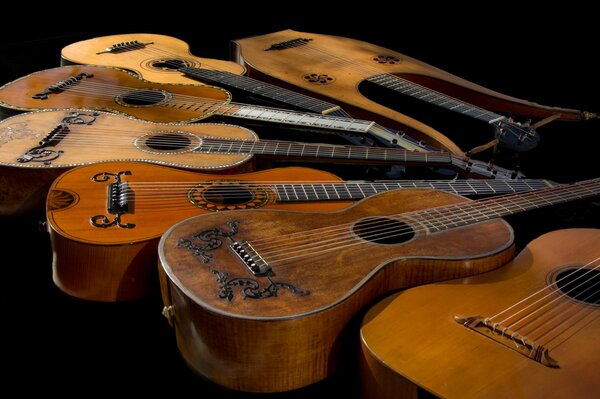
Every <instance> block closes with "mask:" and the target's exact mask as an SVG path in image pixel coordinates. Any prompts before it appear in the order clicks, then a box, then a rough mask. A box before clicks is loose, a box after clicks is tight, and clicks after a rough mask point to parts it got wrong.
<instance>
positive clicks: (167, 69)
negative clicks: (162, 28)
mask: <svg viewBox="0 0 600 399" xmlns="http://www.w3.org/2000/svg"><path fill="white" fill-rule="evenodd" d="M61 58H62V65H69V64H88V65H102V66H110V67H118V68H123V69H127V70H130V71H132V72H135V73H136V74H138V75H139V76H140V77H142V78H144V79H145V80H149V81H151V82H158V83H192V84H193V83H196V84H197V83H198V81H197V80H195V79H192V78H190V77H189V76H188V75H184V74H182V73H181V72H179V71H178V69H179V68H183V67H187V68H200V69H207V70H216V71H226V72H229V73H233V74H236V75H243V74H244V73H245V72H246V69H245V68H244V67H243V66H241V65H240V64H237V63H235V62H232V61H222V60H216V59H210V58H200V57H196V56H194V55H192V54H191V53H190V49H189V46H188V44H187V43H186V42H184V41H183V40H179V39H177V38H174V37H171V36H165V35H156V34H148V33H131V34H123V35H111V36H102V37H95V38H93V39H88V40H83V41H80V42H76V43H72V44H70V45H68V46H66V47H64V48H63V49H62V51H61Z"/></svg>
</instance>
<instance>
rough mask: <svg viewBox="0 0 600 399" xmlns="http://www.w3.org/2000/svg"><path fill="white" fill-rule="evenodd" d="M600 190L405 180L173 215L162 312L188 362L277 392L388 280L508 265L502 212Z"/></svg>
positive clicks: (427, 279) (332, 350)
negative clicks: (297, 203) (350, 194)
mask: <svg viewBox="0 0 600 399" xmlns="http://www.w3.org/2000/svg"><path fill="white" fill-rule="evenodd" d="M596 195H600V179H595V180H588V181H582V182H578V183H574V184H570V185H562V186H556V187H552V188H545V189H541V190H533V191H527V192H522V193H516V194H508V195H503V196H498V197H489V198H486V199H481V200H474V201H469V200H466V199H464V198H463V197H460V196H457V195H452V194H450V193H447V192H444V191H439V190H427V189H414V190H413V189H407V190H396V191H388V192H384V193H381V194H377V195H374V196H371V197H368V198H366V199H364V200H362V201H360V202H358V203H357V204H356V205H354V206H351V207H349V208H346V209H344V210H341V211H334V212H293V211H273V210H240V211H236V212H220V213H208V214H204V215H200V216H195V217H192V218H189V219H186V220H184V221H181V222H179V223H177V224H175V225H174V226H173V227H171V228H170V229H169V230H167V232H166V233H165V234H164V235H163V236H162V238H161V240H160V243H159V259H160V264H161V266H162V273H163V277H162V278H161V283H162V284H163V297H164V298H165V301H166V304H165V309H164V314H165V315H166V316H168V317H169V318H170V319H171V321H172V322H173V323H174V327H175V334H176V336H177V345H178V347H179V350H180V352H181V354H182V356H183V357H184V358H185V361H186V363H187V364H188V365H189V366H190V367H191V368H192V369H193V370H195V371H196V372H198V373H200V374H202V375H204V376H205V377H207V378H208V379H210V380H212V381H214V382H216V383H217V384H220V385H223V386H225V387H228V388H232V389H236V390H242V391H252V392H276V391H286V390H291V389H295V388H299V387H302V386H305V385H308V384H311V383H314V382H317V381H319V380H322V379H324V378H325V377H327V376H328V375H330V374H331V373H332V372H333V371H334V370H336V368H337V367H338V364H337V362H339V361H340V357H339V353H338V351H341V350H343V348H342V347H341V342H342V341H343V339H341V338H342V333H343V331H344V329H345V326H346V325H347V323H348V322H349V321H350V319H351V318H352V317H353V316H354V315H355V314H356V313H357V312H358V311H359V310H360V309H361V308H363V307H364V306H365V305H366V304H367V303H369V302H370V301H372V300H373V299H374V298H376V297H377V296H379V295H382V294H384V293H387V292H389V291H391V290H394V289H397V288H406V287H410V286H414V285H419V284H425V283H431V282H434V281H440V280H448V279H452V278H462V277H467V276H470V275H474V274H479V273H483V272H486V271H489V270H491V269H495V268H497V267H499V266H502V265H504V264H506V263H507V262H508V261H510V260H511V259H512V256H513V231H512V229H511V228H510V226H509V225H508V224H507V223H506V222H505V221H504V220H502V219H501V217H502V216H505V215H511V214H514V213H518V212H522V211H527V210H530V209H536V208H539V207H543V206H548V205H553V204H559V203H564V202H567V201H573V200H578V199H584V198H589V197H592V196H596Z"/></svg>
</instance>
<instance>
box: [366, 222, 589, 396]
mask: <svg viewBox="0 0 600 399" xmlns="http://www.w3.org/2000/svg"><path fill="white" fill-rule="evenodd" d="M599 248H600V231H599V230H595V229H568V230H557V231H554V232H551V233H547V234H545V235H543V236H541V237H540V238H538V239H536V240H534V241H532V242H530V243H529V245H528V246H527V247H526V248H525V249H524V250H523V251H521V253H520V254H519V255H518V256H517V257H516V258H515V260H514V261H512V262H511V263H510V264H509V265H507V266H504V267H502V268H501V269H498V270H495V271H493V272H490V273H486V274H483V275H480V276H476V277H471V278H465V279H462V280H453V281H449V282H445V283H438V284H431V285H427V286H422V287H416V288H412V289H409V290H406V291H403V292H401V293H398V294H395V295H393V296H391V297H389V298H386V299H384V300H383V301H381V302H380V303H378V304H377V305H375V306H374V307H373V308H371V309H370V310H369V311H368V312H367V314H366V316H365V317H364V319H363V322H362V327H361V332H360V333H361V382H362V386H363V397H364V398H390V399H391V398H397V397H399V395H401V394H402V395H403V396H402V397H406V398H410V397H413V398H414V397H417V393H418V390H417V388H418V387H419V388H421V389H424V390H426V391H429V392H431V393H433V394H435V395H436V396H439V397H444V398H498V397H510V398H565V397H579V398H583V397H592V396H594V395H595V394H594V393H595V392H597V391H598V378H597V374H596V373H595V371H594V370H597V368H598V359H600V344H599V342H598V329H599V328H600V319H598V312H599V311H600V310H599V309H598V286H597V282H598V271H597V270H598V265H599V256H600V250H599ZM578 268H583V269H582V270H583V271H587V275H586V276H583V275H582V276H580V277H579V279H578V280H572V281H571V282H570V283H569V284H566V280H567V279H566V278H565V277H564V275H559V274H558V273H559V272H560V271H565V270H568V271H571V270H574V269H578ZM567 274H568V273H567ZM561 279H562V281H563V284H565V285H566V287H567V289H566V290H562V291H561V290H560V289H559V288H558V285H557V280H558V281H559V282H560V281H561ZM577 287H579V289H578V291H579V294H578V295H579V299H580V300H575V299H573V298H572V297H569V295H566V294H565V292H567V293H569V292H570V293H571V296H573V291H574V290H576V289H577ZM582 298H588V299H591V300H592V302H591V303H590V302H589V301H588V303H585V301H582V300H581V299H582ZM511 306H513V307H512V308H511ZM503 310H504V311H503ZM495 315H497V316H495ZM456 316H460V317H462V318H465V317H469V316H481V317H482V318H486V317H489V318H492V316H495V317H494V318H493V319H491V320H490V322H489V326H491V327H492V328H489V327H488V328H487V329H485V330H487V331H484V328H483V327H482V326H479V329H481V331H483V332H484V333H487V334H490V335H491V336H492V337H494V338H495V339H496V340H495V339H492V338H490V336H486V335H485V334H483V333H482V334H480V333H478V331H476V330H474V329H470V328H467V327H466V326H464V325H463V324H461V323H458V322H457V320H455V317H456ZM515 316H516V317H515ZM503 319H507V320H508V321H505V322H503ZM495 323H498V324H497V327H496V332H492V330H493V325H494V324H495ZM509 324H514V326H512V327H511V328H508V327H509ZM504 328H507V330H506V331H508V333H506V334H505V335H504V337H503V335H502V332H503V330H504ZM525 332H526V333H527V336H526V337H525V338H526V340H525V343H527V344H536V345H538V344H544V347H545V349H546V350H547V351H548V352H547V354H546V355H544V354H542V351H541V350H540V349H539V348H538V350H537V352H539V353H538V355H539V358H537V359H532V358H529V357H528V356H527V354H529V353H530V350H529V349H527V350H526V351H525V352H526V354H523V353H520V352H518V351H517V349H524V345H523V342H522V341H520V338H523V337H524V335H523V334H524V333H525ZM513 334H514V336H516V337H518V339H516V340H515V341H513V342H511V340H510V339H508V338H510V337H511V336H513ZM548 356H549V357H551V358H552V359H554V361H556V365H554V366H549V365H547V364H542V362H541V361H540V358H544V359H546V360H547V357H548ZM556 366H557V367H556Z"/></svg>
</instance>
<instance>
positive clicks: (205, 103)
mask: <svg viewBox="0 0 600 399" xmlns="http://www.w3.org/2000/svg"><path fill="white" fill-rule="evenodd" d="M197 87H198V88H202V87H204V86H197ZM63 90H64V93H63V94H70V95H74V96H78V95H84V96H88V95H91V96H92V98H93V99H94V100H98V99H107V100H109V101H110V102H111V103H112V102H114V101H115V100H114V98H115V97H118V96H120V95H124V94H127V93H128V92H130V93H131V94H132V96H131V99H135V100H140V101H141V100H147V101H148V102H150V103H151V104H150V105H149V106H142V107H137V106H133V107H129V108H131V111H130V112H134V111H135V110H136V109H139V108H151V107H153V108H169V109H174V108H173V107H178V108H175V109H174V111H175V112H182V113H186V112H187V113H190V114H193V115H195V116H196V115H197V116H203V115H202V114H201V113H200V114H199V115H198V113H199V112H201V111H200V108H201V107H209V108H215V107H216V109H210V110H203V111H204V112H210V113H211V114H212V113H215V112H219V114H220V115H230V114H227V112H229V111H231V110H233V112H234V114H235V113H237V112H239V111H240V110H243V109H244V108H246V109H251V110H252V111H262V112H274V113H283V114H288V115H295V116H301V117H302V118H301V119H299V120H297V121H293V120H287V118H284V119H282V120H279V119H271V120H274V121H276V122H286V121H288V122H290V121H291V122H293V123H295V124H297V123H298V122H299V121H301V120H302V119H304V118H308V119H311V118H313V119H316V120H317V121H319V122H320V121H323V120H326V121H332V123H333V122H340V123H350V125H348V127H349V126H351V124H352V123H356V124H358V125H360V126H368V125H371V124H372V122H368V121H363V120H358V119H350V118H342V117H333V116H327V115H321V114H314V113H306V112H299V111H292V110H287V109H283V108H273V107H264V106H257V105H248V104H243V103H235V102H229V101H226V100H222V99H213V98H209V97H200V96H192V95H184V94H178V93H172V92H169V94H170V95H171V98H169V99H168V101H162V102H156V97H154V96H153V95H152V94H150V93H152V92H156V91H155V90H150V88H148V87H147V88H135V87H126V86H118V85H110V84H104V83H97V82H94V83H92V82H90V81H85V82H79V83H78V84H77V85H75V86H70V87H67V88H65V89H63ZM139 90H142V91H141V92H140V91H139ZM117 104H118V103H117ZM121 106H123V105H121ZM183 106H188V108H187V109H181V107H183ZM192 106H197V107H200V108H196V109H194V110H193V111H190V110H189V108H191V107H192ZM235 108H238V109H235ZM223 109H225V110H224V111H223ZM233 116H235V115H233ZM243 117H244V118H247V119H257V118H260V115H254V116H252V115H251V116H243ZM317 126H318V127H323V128H330V127H331V125H330V126H321V125H317ZM336 130H339V129H336ZM342 130H346V129H342ZM360 133H362V132H360Z"/></svg>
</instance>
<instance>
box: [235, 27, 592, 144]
mask: <svg viewBox="0 0 600 399" xmlns="http://www.w3.org/2000/svg"><path fill="white" fill-rule="evenodd" d="M234 44H235V45H236V47H235V49H234V54H233V56H234V57H235V58H236V59H237V61H238V62H240V63H241V64H243V65H244V66H245V67H246V68H247V69H248V70H249V74H250V76H260V77H262V78H272V79H273V78H274V79H276V80H278V81H281V82H286V83H288V84H293V85H295V86H298V87H301V88H302V89H304V90H308V91H311V92H315V93H319V94H321V95H323V96H326V98H335V99H336V101H337V102H338V103H340V104H341V105H342V106H344V107H348V109H349V110H350V111H351V112H354V111H355V110H356V109H362V110H364V111H366V112H367V113H366V114H365V113H363V114H359V113H357V114H356V115H360V116H361V117H363V118H368V119H375V120H377V117H385V118H393V119H396V120H399V121H401V122H402V123H403V124H405V125H406V126H410V127H413V128H415V129H417V130H418V129H419V126H418V123H417V122H416V121H415V120H414V119H412V118H410V117H409V116H407V115H404V114H402V113H400V112H397V111H396V110H393V109H391V108H389V107H387V106H385V105H383V104H380V103H379V102H376V101H374V100H371V99H370V98H368V97H367V96H365V95H364V94H363V93H362V92H361V90H360V88H359V85H360V84H361V83H363V82H367V83H368V84H371V85H374V86H376V87H380V88H383V89H386V90H387V91H388V94H393V95H397V96H402V95H404V96H410V97H412V98H416V99H418V100H422V101H425V102H428V103H430V104H432V105H435V106H437V107H441V108H444V109H447V110H451V111H455V112H459V113H461V114H464V115H467V116H470V117H472V118H475V119H478V120H480V121H482V122H484V123H487V124H490V125H492V126H494V128H495V131H496V132H495V136H496V138H497V139H498V140H499V141H500V142H501V143H502V144H503V145H505V146H507V147H509V148H511V149H513V150H517V151H523V150H528V149H530V148H533V147H534V146H535V145H536V143H537V141H538V140H539V137H538V136H537V134H536V132H535V129H533V127H532V126H528V125H526V124H519V123H516V122H514V121H513V120H512V119H510V118H508V117H506V116H504V115H501V114H498V113H496V112H493V111H492V110H495V111H498V112H501V113H507V114H519V115H525V116H530V117H536V118H544V122H542V123H545V122H548V121H549V120H553V119H564V120H582V119H586V118H590V117H595V115H594V114H590V113H586V112H581V111H578V110H574V109H565V108H557V107H548V106H544V105H539V104H535V103H532V102H528V101H524V100H520V99H518V98H514V97H510V96H507V95H504V94H501V93H498V92H495V91H492V90H489V89H486V88H485V87H482V86H479V85H476V84H474V83H471V82H469V81H466V80H464V79H461V78H459V77H457V76H454V75H451V74H449V73H447V72H445V71H442V70H440V69H438V68H434V67H432V66H430V65H427V64H425V63H423V62H420V61H418V60H415V59H413V58H410V57H407V56H405V55H403V54H400V53H398V52H396V51H393V50H390V49H386V48H383V47H380V46H376V45H372V44H370V43H365V42H362V41H359V40H354V39H349V38H344V37H337V36H330V35H321V34H314V33H305V32H296V31H293V30H284V31H280V32H275V33H270V34H266V35H262V36H253V37H249V38H245V39H240V40H236V41H234ZM546 118H549V119H546Z"/></svg>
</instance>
